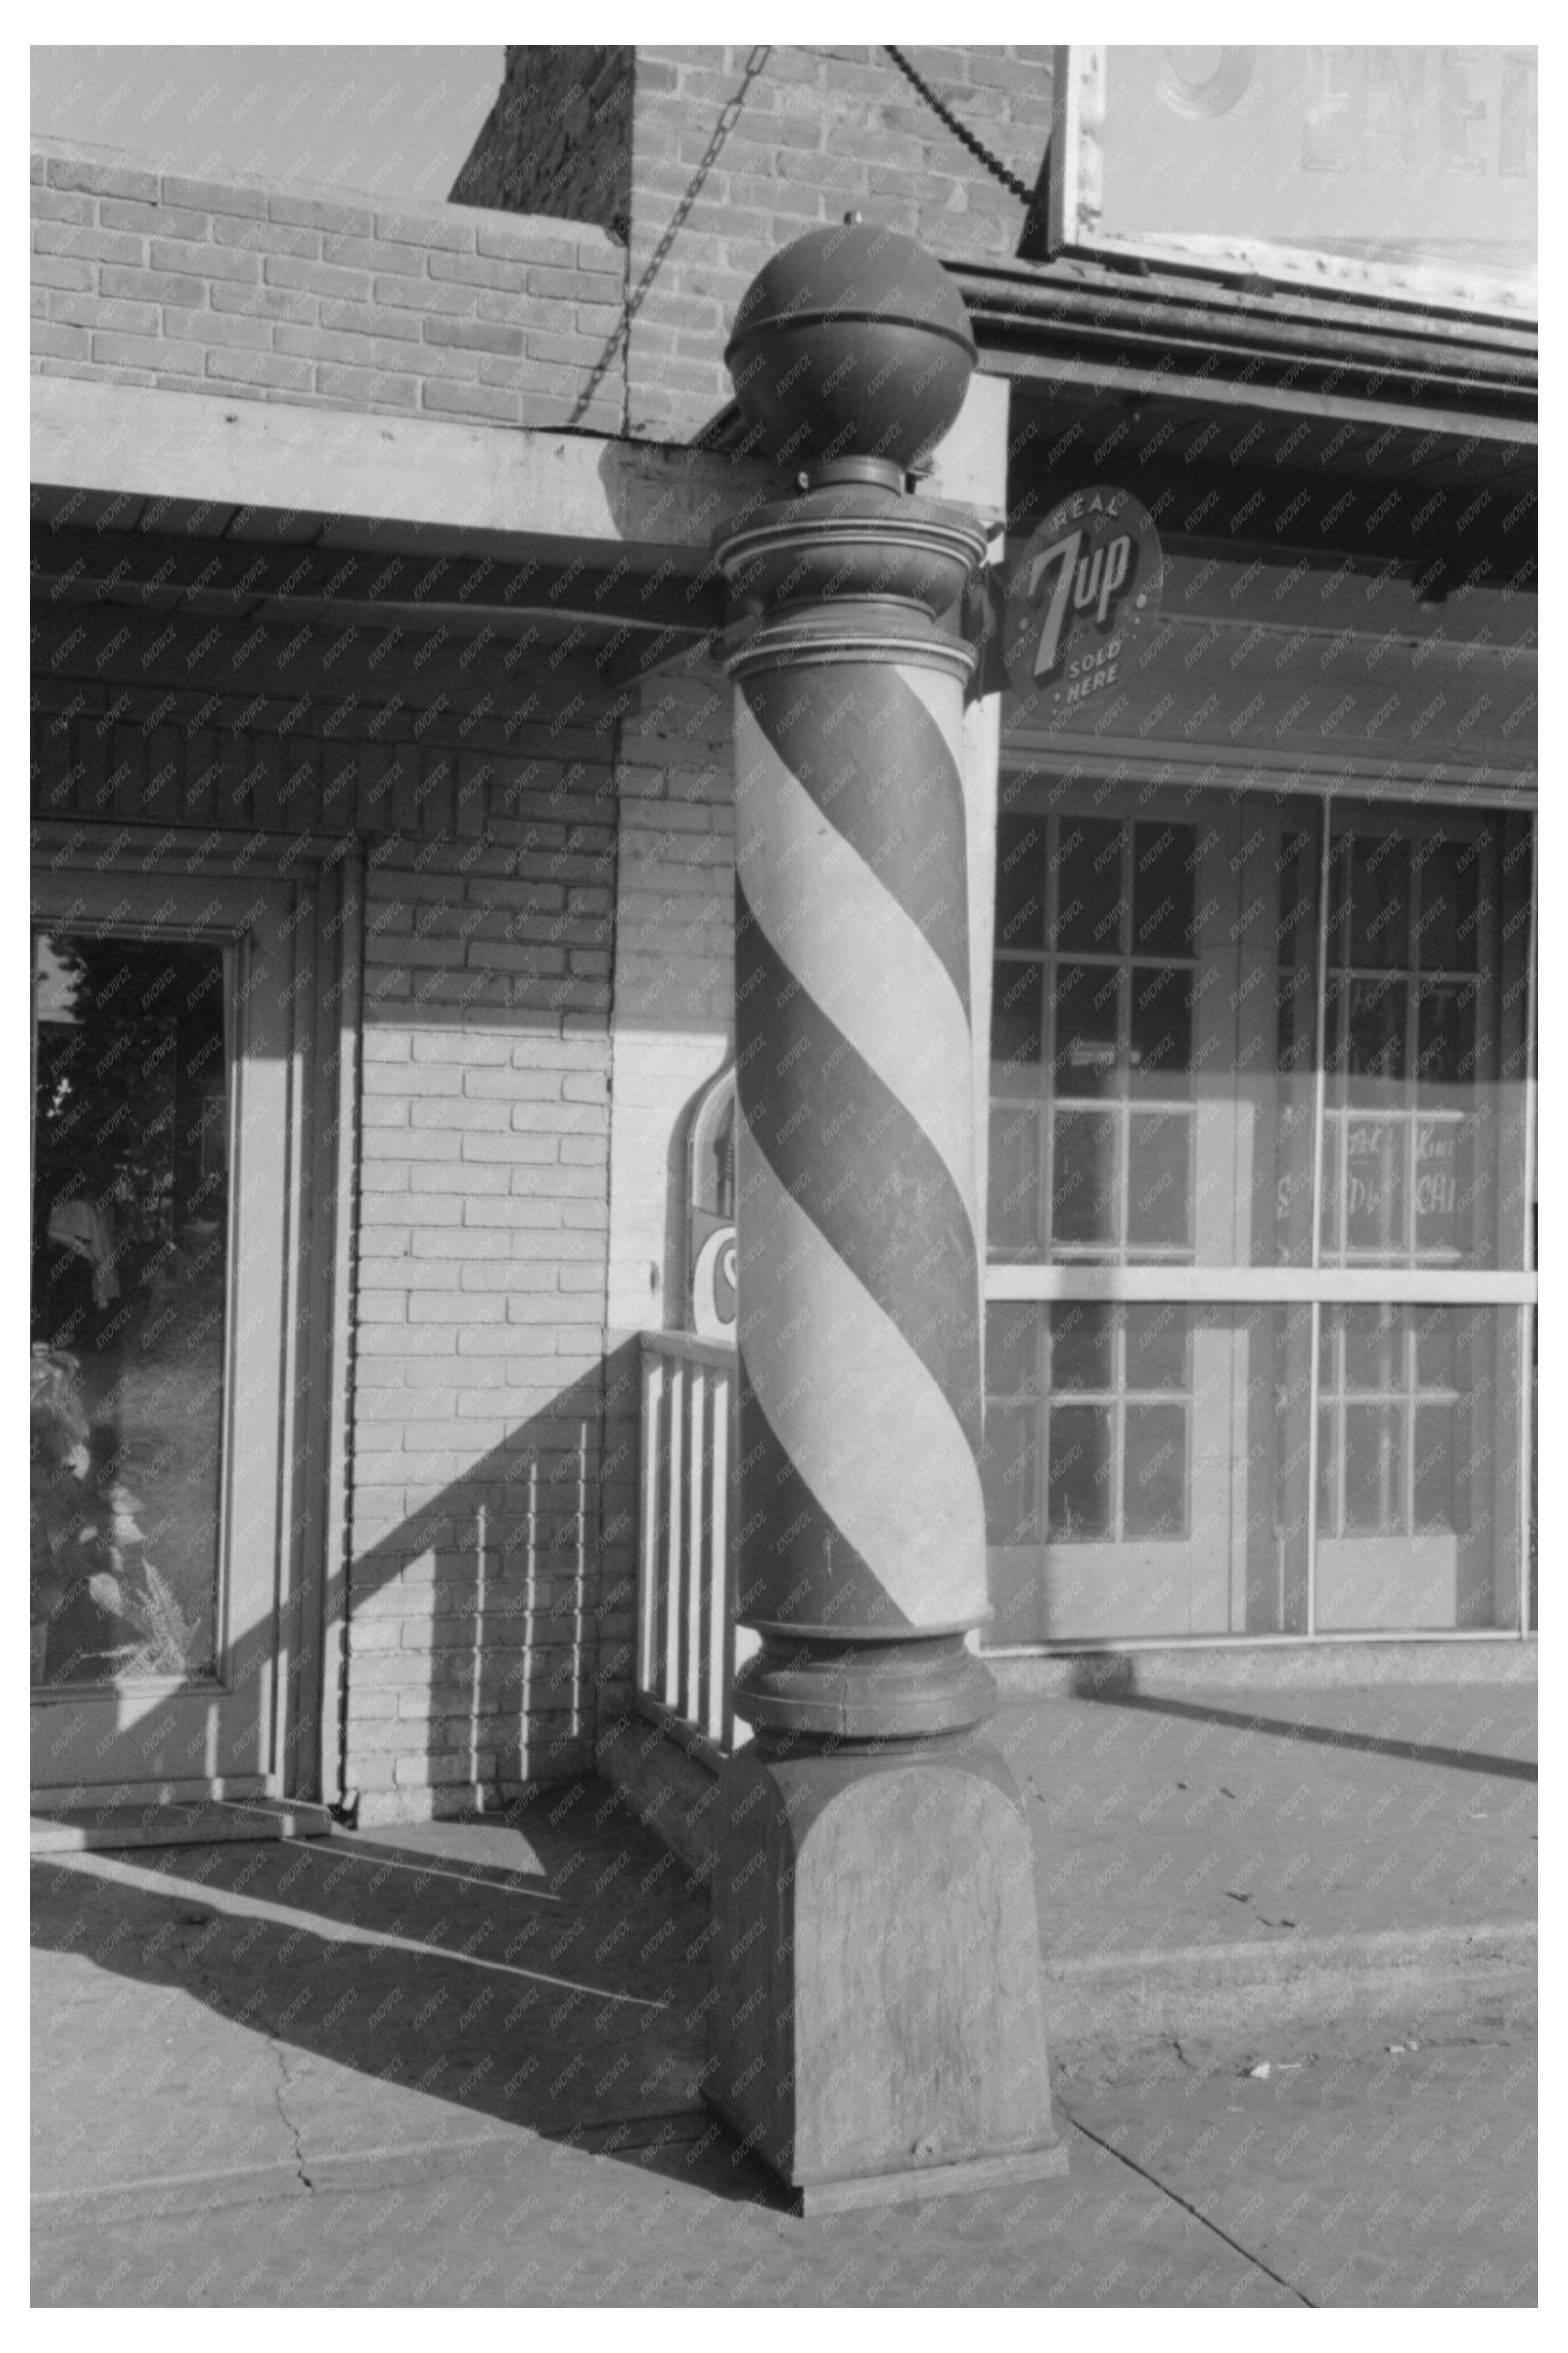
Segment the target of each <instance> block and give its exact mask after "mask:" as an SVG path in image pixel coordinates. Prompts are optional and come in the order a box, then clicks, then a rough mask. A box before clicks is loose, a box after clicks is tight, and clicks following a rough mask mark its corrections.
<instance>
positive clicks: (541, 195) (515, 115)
mask: <svg viewBox="0 0 1568 2353" xmlns="http://www.w3.org/2000/svg"><path fill="white" fill-rule="evenodd" d="M636 54H637V52H636V51H635V50H634V49H629V48H552V47H537V48H534V47H530V48H509V49H508V51H507V53H506V79H504V81H503V82H502V83H501V86H500V93H499V95H498V96H497V99H496V102H495V104H494V106H493V107H492V108H491V109H490V111H489V115H488V116H487V118H486V121H485V124H484V128H483V129H482V130H481V131H480V132H479V137H478V138H477V139H476V140H475V142H474V145H473V152H472V153H471V154H470V155H469V157H468V162H467V163H466V164H464V165H463V168H462V170H461V171H460V172H459V173H458V177H457V180H456V182H455V183H454V185H453V188H452V201H453V203H454V204H463V205H487V206H490V207H491V208H492V209H495V210H499V211H501V212H517V213H544V214H548V215H549V216H551V217H552V219H555V220H569V221H595V222H597V223H598V225H599V226H600V227H603V228H605V229H607V230H608V231H609V232H610V234H611V236H612V237H617V238H618V239H619V240H620V242H621V243H622V244H623V245H624V244H625V243H626V232H627V229H628V227H629V226H630V221H631V185H632V138H631V130H632V87H633V76H632V61H633V59H634V58H635V57H636Z"/></svg>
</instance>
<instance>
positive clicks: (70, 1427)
mask: <svg viewBox="0 0 1568 2353" xmlns="http://www.w3.org/2000/svg"><path fill="white" fill-rule="evenodd" d="M229 953H231V952H226V951H225V950H224V949H223V948H221V947H217V946H207V945H201V944H194V943H192V944H184V943H174V944H169V943H164V944H157V945H149V944H142V943H141V942H138V941H131V940H121V939H115V938H112V937H104V936H103V935H101V934H98V933H91V934H89V933H82V934H76V933H71V932H68V931H58V932H50V933H39V934H37V935H36V938H35V950H34V1082H33V1231H32V1384H31V1440H32V1446H31V1456H32V1460H31V1514H30V1517H31V1620H32V1653H33V1661H32V1663H33V1681H34V1683H35V1684H44V1685H50V1686H58V1685H79V1684H95V1683H119V1682H123V1681H127V1680H129V1681H132V1682H135V1681H141V1680H145V1679H146V1678H148V1677H162V1676H174V1677H180V1678H188V1677H191V1676H194V1675H201V1674H204V1673H207V1672H211V1670H212V1667H213V1662H214V1660H215V1658H216V1645H217V1611H216V1591H217V1577H216V1560H217V1528H218V1510H219V1482H220V1456H221V1451H222V1450H221V1442H220V1434H221V1428H222V1403H223V1385H224V1383H223V1366H224V1340H225V1303H226V1275H227V1257H228V1250H227V1208H228V1166H227V1163H228V1091H229V1062H230V1051H229V1045H228V1039H227V1036H226V1023H227V1019H228V1003H229V997H230V990H229V987H228V973H227V956H228V954H229Z"/></svg>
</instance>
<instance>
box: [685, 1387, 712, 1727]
mask: <svg viewBox="0 0 1568 2353" xmlns="http://www.w3.org/2000/svg"><path fill="white" fill-rule="evenodd" d="M690 1379H691V1428H690V1431H689V1437H688V1453H687V1461H686V1525H687V1538H686V1595H685V1600H686V1626H685V1633H686V1651H685V1657H684V1660H683V1662H682V1665H683V1672H682V1674H681V1679H680V1680H681V1689H680V1700H681V1705H680V1713H681V1715H683V1716H684V1717H685V1719H686V1721H687V1723H688V1724H700V1723H701V1721H702V1588H703V1574H702V1555H703V1546H702V1538H703V1526H702V1523H703V1519H704V1516H705V1514H704V1513H703V1509H702V1501H703V1498H702V1456H703V1450H704V1431H703V1424H704V1420H705V1419H706V1416H705V1413H704V1408H705V1407H706V1405H707V1402H708V1373H707V1368H706V1366H702V1365H693V1366H692V1367H691V1374H690Z"/></svg>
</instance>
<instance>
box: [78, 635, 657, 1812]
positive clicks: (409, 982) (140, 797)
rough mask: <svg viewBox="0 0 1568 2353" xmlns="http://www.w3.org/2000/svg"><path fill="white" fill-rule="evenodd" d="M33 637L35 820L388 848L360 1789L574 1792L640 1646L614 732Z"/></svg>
mask: <svg viewBox="0 0 1568 2353" xmlns="http://www.w3.org/2000/svg"><path fill="white" fill-rule="evenodd" d="M35 620H36V622H37V643H36V648H35V664H36V674H35V681H34V698H33V700H34V749H33V764H32V801H33V808H34V811H35V814H36V815H37V816H42V817H52V818H68V819H71V820H73V821H74V822H76V823H77V824H79V825H80V826H89V827H96V828H102V829H103V832H104V834H105V836H107V834H108V832H109V829H110V827H111V826H112V827H113V828H115V829H116V830H118V829H119V828H122V827H123V826H125V825H129V824H133V823H135V824H142V825H147V824H153V825H157V826H159V827H161V828H167V829H168V835H169V841H170V844H171V846H173V845H174V843H176V842H177V843H178V844H179V845H180V846H181V847H183V848H188V847H189V846H190V843H191V841H192V839H193V837H192V835H191V833H190V831H189V830H188V828H191V827H195V826H200V827H201V828H203V833H202V836H201V837H197V838H210V834H211V830H212V829H214V828H217V829H219V830H222V831H229V830H230V829H235V830H238V829H241V828H257V827H279V826H287V827H289V828H294V827H305V826H308V827H311V828H315V827H318V826H321V825H323V824H324V825H325V826H326V827H327V828H329V829H331V828H340V829H341V828H348V827H357V828H358V829H359V830H360V831H361V832H362V834H363V836H364V837H365V839H366V845H367V849H366V860H367V874H366V923H365V933H366V937H365V965H364V987H363V1066H362V1080H363V1089H362V1099H361V1106H360V1121H361V1127H360V1143H359V1149H358V1153H357V1166H356V1170H355V1181H356V1190H357V1228H358V1232H357V1245H356V1264H355V1269H354V1282H353V1301H352V1321H353V1334H354V1337H353V1365H352V1366H351V1367H348V1368H345V1377H348V1376H349V1375H350V1374H352V1377H353V1416H352V1431H353V1460H352V1466H351V1477H350V1497H351V1510H352V1557H351V1562H350V1570H349V1594H348V1617H349V1625H348V1654H349V1666H348V1692H349V1709H348V1727H347V1728H348V1767H347V1778H348V1782H349V1786H350V1787H351V1788H354V1789H357V1790H358V1791H359V1792H360V1793H361V1800H362V1818H363V1819H365V1820H371V1819H374V1818H376V1817H378V1816H379V1817H382V1818H386V1817H389V1816H394V1815H399V1814H407V1813H417V1812H425V1811H430V1810H436V1811H449V1810H453V1809H454V1808H456V1807H458V1806H459V1805H461V1804H465V1803H469V1802H473V1801H475V1799H476V1798H482V1799H485V1800H486V1801H489V1800H492V1799H498V1798H505V1797H507V1796H510V1795H512V1794H515V1793H516V1791H517V1790H518V1789H520V1788H521V1787H522V1786H523V1785H524V1784H525V1783H527V1782H530V1781H539V1780H557V1779H563V1778H568V1777H570V1776H571V1775H573V1774H574V1773H575V1772H577V1771H579V1770H581V1769H583V1768H584V1767H586V1766H587V1765H588V1763H589V1761H590V1759H591V1757H592V1753H593V1742H594V1736H595V1729H596V1726H597V1725H598V1723H599V1722H600V1720H601V1718H603V1717H605V1716H606V1715H614V1714H615V1713H616V1712H617V1711H618V1709H619V1708H620V1707H621V1706H623V1705H624V1704H625V1700H626V1694H627V1691H628V1689H629V1682H630V1672H631V1638H632V1629H633V1622H634V1590H633V1587H632V1584H631V1581H630V1577H629V1576H628V1575H627V1573H626V1569H627V1564H628V1562H629V1560H630V1559H631V1557H632V1555H633V1551H634V1549H635V1547H634V1546H632V1545H631V1544H630V1542H629V1541H628V1537H627V1532H626V1529H625V1528H619V1529H617V1530H616V1532H615V1538H614V1544H613V1546H611V1547H609V1548H607V1547H606V1544H605V1529H604V1514H603V1510H602V1505H601V1500H600V1481H601V1458H602V1455H603V1453H604V1450H605V1435H604V1429H605V1387H606V1376H605V1314H606V1274H607V1262H608V1219H609V1207H608V1158H609V1103H608V1093H609V1078H610V1058H611V1040H610V1018H609V1014H610V990H611V934H612V927H613V908H614V903H615V892H616V809H617V792H616V740H617V739H616V733H615V730H614V729H613V728H607V727H606V726H605V724H604V721H603V712H602V709H601V712H600V714H599V717H600V723H599V724H598V726H597V727H595V723H594V714H593V713H592V712H590V713H589V714H588V715H586V716H584V718H583V719H582V721H581V723H578V724H576V725H574V726H570V727H561V726H559V725H555V724H552V723H551V719H550V712H549V711H548V710H547V709H542V710H540V711H537V712H535V713H534V714H533V715H532V716H531V720H530V721H529V723H527V724H526V725H522V726H519V725H517V724H516V723H510V724H508V723H505V722H503V721H502V720H500V718H489V719H476V718H475V716H474V713H475V712H476V711H477V710H479V709H482V708H483V707H484V698H485V696H486V695H487V694H489V696H490V697H491V698H492V700H491V704H490V707H491V708H492V709H493V710H495V711H498V712H504V711H507V710H511V711H513V712H515V709H516V705H517V701H518V697H517V692H516V688H515V684H512V685H511V686H510V688H509V687H508V685H507V681H506V674H505V655H504V649H500V648H496V649H485V651H484V652H483V653H482V654H481V655H480V656H479V658H477V659H469V661H468V664H467V665H466V667H463V668H459V659H460V657H459V655H458V649H456V648H455V647H453V648H443V649H440V650H439V651H438V652H437V653H436V654H435V655H434V656H433V657H432V658H431V659H430V660H429V661H428V662H427V663H426V664H425V665H423V667H420V666H416V665H415V664H414V663H413V662H412V661H411V660H408V659H404V660H402V661H401V662H400V664H399V665H397V669H398V677H397V681H396V684H397V690H398V691H396V692H393V691H391V690H390V688H389V684H388V681H387V680H386V677H385V673H384V672H383V673H382V674H381V675H380V677H378V676H377V674H376V670H375V668H374V666H373V665H370V664H369V663H368V662H367V660H366V659H365V657H364V655H363V649H362V650H360V651H359V652H357V653H356V654H354V655H353V657H349V656H345V657H344V659H343V660H342V663H341V664H336V665H331V666H323V665H322V664H321V659H320V655H321V648H320V646H318V647H317V648H316V649H315V651H314V654H313V655H300V654H298V653H296V655H295V657H294V659H293V662H292V666H291V667H290V669H289V692H288V694H287V695H286V696H285V695H284V694H282V693H279V692H277V691H274V690H273V688H272V687H270V686H269V684H268V681H269V679H273V678H275V676H276V672H277V668H278V657H279V651H280V650H281V648H282V646H283V644H284V643H285V642H286V641H288V640H290V639H293V640H297V638H298V628H297V627H296V628H291V629H289V630H283V629H279V628H267V627H261V628H258V626H257V625H256V624H254V623H253V624H250V625H248V626H246V627H240V626H237V625H235V624H230V623H222V624H215V623H212V622H210V621H206V622H196V623H193V622H191V621H190V620H188V619H182V620H180V621H179V622H178V623H177V624H174V625H173V626H171V624H170V623H169V622H168V621H167V620H166V619H164V618H163V617H158V618H157V619H153V617H146V616H143V615H142V614H139V613H135V612H133V611H132V612H128V611H127V609H126V608H124V607H119V608H112V607H76V608H74V609H71V610H60V609H58V608H49V609H47V610H46V609H45V608H42V607H40V609H39V612H38V613H37V614H36V615H35ZM312 661H313V662H314V669H313V670H312V671H311V674H310V676H309V677H307V678H301V676H300V666H301V663H304V664H305V665H306V666H307V668H309V667H310V664H311V662H312ZM351 670H352V671H353V675H352V676H351V675H350V674H349V673H350V671H351ZM567 692H568V688H567V687H566V686H563V688H562V689H561V693H562V695H563V697H564V696H565V695H566V694H567ZM410 696H413V697H414V698H416V699H415V700H414V701H413V702H410V700H409V699H408V698H409V697H410ZM634 1485H635V1482H634ZM618 1493H619V1490H618V1488H617V1494H618ZM631 1508H632V1510H633V1511H634V1513H635V1496H634V1501H633V1504H632V1506H631ZM481 1538H482V1546H481V1544H480V1542H479V1539H481Z"/></svg>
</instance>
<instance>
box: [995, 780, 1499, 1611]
mask: <svg viewBox="0 0 1568 2353" xmlns="http://www.w3.org/2000/svg"><path fill="white" fill-rule="evenodd" d="M1326 826H1327V827H1328V828H1329V830H1327V831H1325V827H1326ZM1529 838H1530V836H1529V825H1528V820H1526V819H1525V818H1520V817H1514V816H1511V815H1503V814H1500V813H1488V812H1466V813H1462V814H1461V813H1458V812H1448V811H1444V810H1417V811H1406V812H1384V811H1374V810H1368V809H1366V808H1364V807H1354V806H1353V805H1351V804H1348V803H1347V804H1337V803H1336V804H1335V805H1334V807H1333V814H1332V817H1331V818H1329V817H1328V815H1327V814H1326V811H1325V805H1324V804H1323V803H1322V802H1321V801H1313V802H1307V801H1303V800H1300V799H1291V798H1289V797H1284V796H1280V797H1266V796H1264V795H1262V794H1258V793H1254V794H1250V795H1248V796H1246V797H1243V796H1240V795H1231V794H1220V793H1205V792H1200V791H1192V792H1188V791H1182V792H1176V791H1170V790H1164V791H1162V790H1160V789H1158V788H1138V787H1133V786H1122V787H1118V788H1111V787H1109V786H1103V785H1102V786H1093V785H1086V784H1084V783H1082V782H1081V781H1080V782H1079V783H1077V784H1076V785H1069V784H1068V783H1067V782H1066V781H1065V780H1058V779H1053V778H1049V777H1040V776H1024V777H1013V778H1005V780H1004V795H1003V805H1002V808H1001V811H1000V814H999V820H998V846H997V889H996V923H995V969H994V982H993V990H994V994H993V1018H992V1057H993V1060H992V1114H991V1138H990V1180H989V1235H988V1251H989V1260H990V1265H989V1270H988V1275H987V1284H986V1290H987V1300H988V1308H987V1325H986V1347H987V1355H986V1394H987V1408H986V1435H985V1449H984V1454H985V1459H984V1476H985V1482H986V1493H987V1507H988V1513H989V1521H990V1535H991V1544H992V1566H993V1599H994V1606H995V1611H996V1618H995V1622H994V1626H993V1628H992V1630H991V1635H990V1640H991V1641H993V1642H994V1643H996V1644H1005V1643H1007V1642H1009V1641H1025V1642H1027V1641H1040V1640H1057V1641H1076V1640H1095V1639H1102V1638H1106V1639H1109V1638H1114V1637H1117V1636H1121V1637H1129V1638H1131V1637H1138V1636H1144V1637H1162V1636H1163V1637H1183V1636H1199V1635H1210V1636H1213V1635H1231V1634H1257V1635H1268V1634H1275V1635H1279V1634H1308V1633H1310V1632H1313V1631H1316V1630H1325V1631H1344V1632H1350V1631H1356V1630H1366V1629H1372V1628H1379V1627H1405V1628H1420V1627H1434V1628H1446V1629H1449V1630H1452V1629H1454V1628H1467V1627H1492V1626H1497V1625H1500V1624H1501V1625H1511V1624H1514V1623H1516V1622H1517V1619H1518V1611H1519V1607H1520V1584H1519V1561H1520V1557H1521V1537H1522V1522H1521V1509H1520V1492H1521V1463H1523V1464H1526V1465H1527V1464H1528V1446H1527V1444H1526V1443H1525V1431H1526V1421H1525V1419H1524V1418H1523V1417H1524V1415H1525V1410H1526V1409H1525V1403H1524V1396H1525V1373H1524V1357H1521V1348H1522V1349H1523V1350H1524V1351H1525V1355H1526V1356H1527V1355H1528V1336H1527V1335H1528V1316H1529V1314H1530V1303H1531V1300H1532V1297H1533V1289H1534V1278H1533V1273H1532V1271H1531V1268H1530V1265H1529V1261H1528V1259H1527V1257H1526V1256H1525V1254H1524V1253H1525V1239H1526V1236H1525V1219H1524V1211H1523V1202H1524V1199H1525V1173H1524V1172H1525V1166H1526V1159H1527V1152H1526V1147H1525V1142H1524V1136H1525V1128H1526V1124H1527V1123H1526V1120H1525V1116H1524V1102H1525V1084H1524V1081H1525V1055H1526V1049H1527V1040H1528V1035H1529V1003H1528V997H1529V990H1528V976H1529V969H1530V954H1529V921H1530V907H1531V886H1530V874H1529V860H1528V848H1529ZM1521 845H1522V848H1521Z"/></svg>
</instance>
